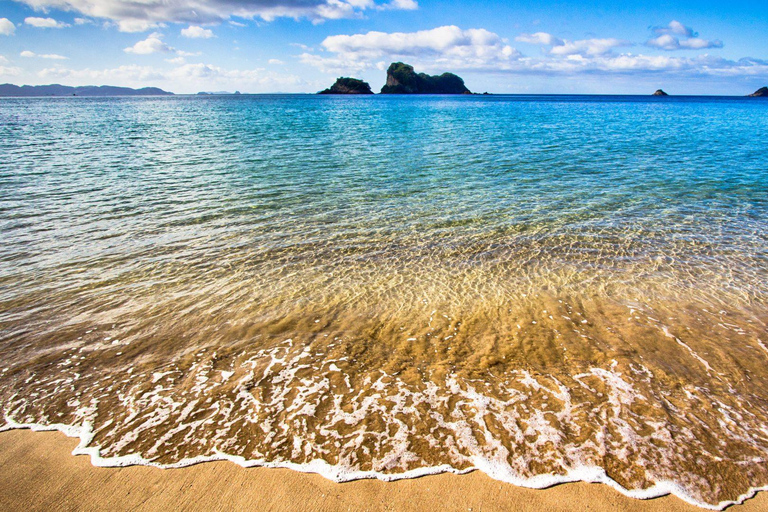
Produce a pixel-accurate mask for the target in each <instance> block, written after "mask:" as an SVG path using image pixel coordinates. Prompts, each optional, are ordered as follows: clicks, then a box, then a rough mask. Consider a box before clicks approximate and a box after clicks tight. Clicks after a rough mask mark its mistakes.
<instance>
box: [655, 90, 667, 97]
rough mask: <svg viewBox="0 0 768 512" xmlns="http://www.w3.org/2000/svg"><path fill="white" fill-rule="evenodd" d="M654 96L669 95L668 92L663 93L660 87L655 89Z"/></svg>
mask: <svg viewBox="0 0 768 512" xmlns="http://www.w3.org/2000/svg"><path fill="white" fill-rule="evenodd" d="M653 95H654V96H669V94H667V93H665V92H664V91H662V90H661V89H659V90H657V91H656V92H655V93H653Z"/></svg>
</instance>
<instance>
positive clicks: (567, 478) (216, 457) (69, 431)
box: [0, 416, 768, 510]
mask: <svg viewBox="0 0 768 512" xmlns="http://www.w3.org/2000/svg"><path fill="white" fill-rule="evenodd" d="M5 422H6V423H5V425H3V426H2V427H0V432H4V431H8V430H14V429H29V430H32V431H34V432H42V431H59V432H61V433H63V434H64V435H66V436H68V437H74V438H78V439H80V443H79V444H78V446H77V447H75V449H74V450H72V455H87V456H90V458H91V464H93V465H94V466H96V467H126V466H138V465H140V466H150V467H155V468H160V469H175V468H184V467H188V466H192V465H195V464H201V463H204V462H214V461H224V460H226V461H230V462H233V463H235V464H237V465H238V466H241V467H244V468H249V467H266V468H287V469H291V470H294V471H298V472H301V473H316V474H318V475H320V476H322V477H324V478H327V479H328V480H331V481H334V482H339V483H341V482H349V481H353V480H363V479H377V480H381V481H385V482H393V481H397V480H403V479H409V478H419V477H422V476H427V475H435V474H440V473H454V474H457V475H461V474H466V473H470V472H472V471H481V472H483V473H485V474H486V475H488V476H489V477H491V478H493V479H495V480H499V481H501V482H505V483H509V484H512V485H516V486H518V487H526V488H530V489H546V488H549V487H553V486H555V485H559V484H563V483H573V482H589V483H601V484H605V485H608V486H609V487H612V488H613V489H615V490H616V491H618V492H620V493H621V494H624V495H625V496H629V497H630V498H635V499H641V500H646V499H652V498H658V497H661V496H666V495H669V494H671V495H674V496H676V497H677V498H679V499H681V500H683V501H685V502H687V503H689V504H691V505H694V506H697V507H700V508H703V509H707V510H724V509H725V508H727V507H730V506H732V505H738V504H741V503H743V502H744V501H746V500H748V499H750V498H752V497H754V496H755V495H756V494H757V493H758V492H764V491H768V486H763V487H752V488H750V489H749V490H748V491H747V492H746V493H744V494H742V495H740V496H738V497H737V498H736V499H735V500H732V501H721V502H720V503H718V504H716V505H712V504H709V503H704V502H701V501H698V500H696V499H694V498H693V497H692V496H690V495H689V494H688V493H686V491H685V489H683V488H682V487H681V486H680V485H678V484H676V483H675V482H672V481H667V480H664V481H659V482H656V483H655V485H654V486H653V487H649V488H647V489H626V488H625V487H623V486H622V485H621V484H619V483H618V482H616V481H615V480H613V479H612V478H611V477H609V476H608V474H607V473H606V472H605V470H604V469H603V468H601V467H599V466H581V467H576V468H573V469H571V470H569V471H568V472H567V473H566V474H564V475H554V474H543V475H536V476H533V477H529V478H524V477H520V476H518V475H516V474H515V473H514V472H513V471H511V470H510V468H509V466H508V465H500V464H498V462H497V461H491V460H488V459H486V458H482V457H474V460H473V462H474V465H473V466H472V467H468V468H465V469H456V468H454V467H452V466H449V465H441V466H434V467H424V468H417V469H412V470H409V471H404V472H401V473H381V472H378V471H361V470H355V469H351V468H347V467H343V466H334V465H331V464H328V463H327V462H326V461H324V460H320V459H315V460H312V461H310V462H307V463H304V464H298V463H294V462H289V461H267V460H264V459H246V458H244V457H241V456H238V455H229V454H227V453H225V452H223V451H218V450H217V451H215V452H214V454H213V455H205V456H197V457H191V458H185V459H182V460H180V461H178V462H175V463H172V464H160V463H157V462H154V461H151V460H148V459H145V458H143V457H141V456H140V455H122V456H117V457H102V456H101V454H100V448H99V447H98V446H89V445H90V443H91V441H92V440H93V432H92V429H91V426H90V425H89V424H88V423H83V425H81V426H79V427H78V426H73V425H65V424H61V423H53V424H50V425H43V424H39V423H17V422H15V421H14V420H13V419H11V418H9V417H7V416H6V417H5Z"/></svg>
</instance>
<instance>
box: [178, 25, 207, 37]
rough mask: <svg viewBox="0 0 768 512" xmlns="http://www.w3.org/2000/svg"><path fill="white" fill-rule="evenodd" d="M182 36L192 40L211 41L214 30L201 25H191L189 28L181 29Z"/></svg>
mask: <svg viewBox="0 0 768 512" xmlns="http://www.w3.org/2000/svg"><path fill="white" fill-rule="evenodd" d="M181 35H182V36H184V37H189V38H192V39H210V38H211V37H214V35H213V30H209V29H207V28H203V27H201V26H199V25H190V26H189V27H187V28H183V29H181Z"/></svg>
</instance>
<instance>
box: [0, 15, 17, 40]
mask: <svg viewBox="0 0 768 512" xmlns="http://www.w3.org/2000/svg"><path fill="white" fill-rule="evenodd" d="M14 32H16V25H14V24H13V23H12V22H11V20H9V19H8V18H0V36H12V35H13V33H14Z"/></svg>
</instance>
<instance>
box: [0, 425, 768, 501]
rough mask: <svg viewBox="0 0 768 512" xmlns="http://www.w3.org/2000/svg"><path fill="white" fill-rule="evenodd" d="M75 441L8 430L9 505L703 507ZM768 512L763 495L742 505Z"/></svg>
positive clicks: (591, 488) (1, 463) (471, 477)
mask: <svg viewBox="0 0 768 512" xmlns="http://www.w3.org/2000/svg"><path fill="white" fill-rule="evenodd" d="M76 445H77V440H76V439H71V438H67V437H66V436H64V435H63V434H61V433H58V432H31V431H27V430H15V431H9V432H3V433H0V509H2V510H9V511H15V510H106V509H109V510H249V509H250V510H457V511H458V510H464V511H480V510H487V511H491V510H516V511H526V510H531V511H533V510H536V511H566V510H591V511H608V510H622V511H628V512H632V511H637V512H641V511H642V512H646V511H647V512H651V511H662V510H663V511H681V512H682V511H697V510H702V509H700V508H696V507H693V506H690V505H688V504H686V503H684V502H682V501H680V500H679V499H677V498H674V497H669V496H667V497H663V498H657V499H654V500H647V501H641V500H635V499H631V498H627V497H626V496H623V495H621V494H619V493H618V492H616V491H614V490H613V489H610V488H609V487H607V486H605V485H600V484H584V483H577V484H565V485H559V486H556V487H553V488H550V489H546V490H531V489H524V488H520V487H515V486H512V485H508V484H503V483H500V482H498V481H495V480H492V479H490V478H488V477H487V476H485V475H484V474H482V473H480V472H474V473H471V474H468V475H461V476H457V475H450V474H443V475H436V476H429V477H424V478H418V479H413V480H401V481H397V482H389V483H387V482H380V481H376V480H361V481H355V482H350V483H344V484H336V483H334V482H331V481H329V480H326V479H324V478H322V477H320V476H318V475H314V474H304V473H298V472H294V471H290V470H287V469H261V468H250V469H243V468H241V467H239V466H236V465H235V464H231V463H228V462H214V463H206V464H199V465H197V466H192V467H188V468H184V469H175V470H161V469H155V468H150V467H144V466H133V467H126V468H98V467H94V466H92V465H91V463H90V460H89V459H88V457H85V456H77V457H75V456H72V455H71V451H72V449H73V448H74V447H75V446H76ZM767 509H768V494H766V493H761V494H758V495H757V496H756V497H755V498H753V499H750V500H748V501H747V502H745V503H744V504H743V505H740V506H737V507H734V508H732V509H731V510H737V511H738V512H752V511H761V510H767Z"/></svg>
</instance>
